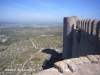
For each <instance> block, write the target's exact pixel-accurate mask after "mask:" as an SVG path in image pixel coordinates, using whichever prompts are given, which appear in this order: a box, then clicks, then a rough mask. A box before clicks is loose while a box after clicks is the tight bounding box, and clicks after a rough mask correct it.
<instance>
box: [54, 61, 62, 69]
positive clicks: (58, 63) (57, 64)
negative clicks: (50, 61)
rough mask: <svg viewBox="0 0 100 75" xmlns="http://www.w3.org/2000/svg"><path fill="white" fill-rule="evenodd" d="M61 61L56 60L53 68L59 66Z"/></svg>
mask: <svg viewBox="0 0 100 75" xmlns="http://www.w3.org/2000/svg"><path fill="white" fill-rule="evenodd" d="M61 62H62V61H58V62H55V63H54V67H55V68H60V63H61Z"/></svg>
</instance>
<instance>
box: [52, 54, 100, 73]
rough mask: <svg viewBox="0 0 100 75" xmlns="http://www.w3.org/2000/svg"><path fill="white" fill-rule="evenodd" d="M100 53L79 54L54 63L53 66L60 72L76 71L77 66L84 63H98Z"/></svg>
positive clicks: (99, 61)
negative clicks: (79, 55) (76, 56)
mask: <svg viewBox="0 0 100 75" xmlns="http://www.w3.org/2000/svg"><path fill="white" fill-rule="evenodd" d="M99 63H100V55H87V56H86V57H85V56H81V57H79V58H71V59H65V60H63V61H59V62H56V63H54V67H55V68H57V69H58V70H59V71H60V72H63V73H64V72H76V71H78V66H82V65H85V64H99Z"/></svg>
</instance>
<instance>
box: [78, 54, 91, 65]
mask: <svg viewBox="0 0 100 75" xmlns="http://www.w3.org/2000/svg"><path fill="white" fill-rule="evenodd" d="M79 58H80V59H81V60H82V61H83V62H84V64H90V63H91V61H90V60H89V59H88V58H87V57H84V56H83V57H79Z"/></svg>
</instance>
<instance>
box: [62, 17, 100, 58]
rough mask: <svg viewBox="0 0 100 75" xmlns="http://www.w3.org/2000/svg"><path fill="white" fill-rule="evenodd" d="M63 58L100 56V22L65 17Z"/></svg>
mask: <svg viewBox="0 0 100 75" xmlns="http://www.w3.org/2000/svg"><path fill="white" fill-rule="evenodd" d="M63 27H64V28H63V53H62V58H63V59H66V58H72V57H79V56H86V55H91V54H92V55H95V54H100V21H98V20H97V19H95V20H92V19H89V20H82V19H80V18H78V17H76V16H72V17H64V26H63Z"/></svg>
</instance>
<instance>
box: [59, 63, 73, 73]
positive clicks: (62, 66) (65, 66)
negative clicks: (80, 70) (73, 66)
mask: <svg viewBox="0 0 100 75" xmlns="http://www.w3.org/2000/svg"><path fill="white" fill-rule="evenodd" d="M60 70H61V71H62V72H63V73H67V72H71V71H70V70H69V68H68V65H67V63H65V62H62V63H61V64H60Z"/></svg>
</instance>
